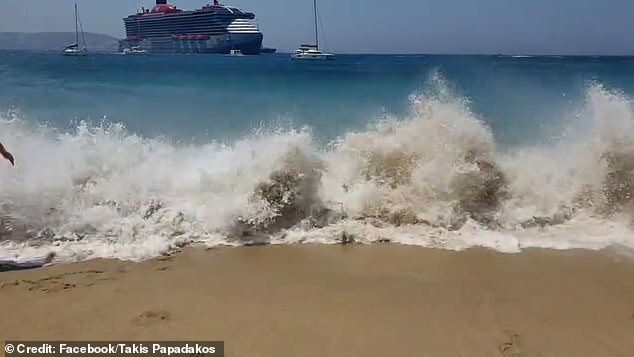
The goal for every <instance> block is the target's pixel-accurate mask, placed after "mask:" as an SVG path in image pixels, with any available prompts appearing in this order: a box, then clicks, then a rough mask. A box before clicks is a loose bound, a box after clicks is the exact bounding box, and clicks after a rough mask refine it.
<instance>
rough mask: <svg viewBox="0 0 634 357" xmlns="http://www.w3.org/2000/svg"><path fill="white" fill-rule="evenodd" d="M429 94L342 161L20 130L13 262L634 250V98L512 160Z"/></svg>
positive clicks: (439, 86) (8, 248) (337, 150)
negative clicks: (413, 250) (210, 251)
mask: <svg viewBox="0 0 634 357" xmlns="http://www.w3.org/2000/svg"><path fill="white" fill-rule="evenodd" d="M430 82H431V84H430V85H429V86H428V88H429V90H427V91H425V92H424V93H422V94H420V95H414V96H412V100H411V102H412V110H411V113H410V115H409V116H408V117H406V118H386V119H384V120H382V121H380V122H378V123H375V124H372V125H371V126H370V127H368V128H367V129H366V130H364V131H360V132H349V133H345V134H344V135H342V136H341V138H340V139H339V140H337V141H336V142H334V143H332V144H331V145H328V146H327V147H322V146H320V145H318V144H317V141H316V140H314V139H313V136H312V134H311V132H310V130H291V129H277V130H260V131H258V132H255V133H253V134H252V135H250V136H248V137H245V138H242V139H240V140H236V141H234V142H231V143H215V142H214V143H209V144H206V145H175V144H172V143H170V142H169V141H167V140H164V139H160V138H156V139H146V138H142V137H138V136H136V135H134V134H130V133H128V132H127V131H126V130H125V128H124V127H123V126H121V125H117V124H103V125H100V126H91V125H89V124H87V123H80V124H79V125H78V126H77V128H76V130H75V131H74V132H71V133H60V132H58V131H56V130H54V129H52V128H48V127H33V126H32V125H28V124H27V122H26V121H24V120H22V119H20V118H19V115H17V116H16V115H12V116H11V117H6V118H4V119H3V120H2V121H0V130H1V131H2V132H3V133H5V134H4V137H5V141H6V142H5V144H6V145H7V146H8V147H10V148H11V150H12V151H13V152H14V154H15V155H16V158H17V166H16V167H15V168H14V169H10V168H9V167H6V168H4V169H2V170H0V185H2V188H1V189H0V217H1V220H2V222H1V223H2V225H1V227H0V260H1V259H12V260H18V261H20V260H28V259H31V258H33V257H37V256H45V255H47V254H49V253H51V252H53V253H55V254H56V259H57V261H75V260H83V259H91V258H97V257H106V258H119V259H131V260H140V259H145V258H149V257H153V256H156V255H160V254H163V253H166V252H169V251H171V250H173V249H175V248H176V247H179V246H181V245H183V244H188V243H196V242H197V243H202V244H207V245H212V246H213V245H219V244H225V245H240V244H244V243H246V242H252V241H265V242H270V243H274V244H289V243H300V242H313V243H338V242H341V241H345V242H351V241H357V242H367V243H370V242H376V241H392V242H397V243H403V244H415V245H420V246H427V247H438V248H444V249H464V248H468V247H472V246H484V247H490V248H493V249H497V250H500V251H505V252H517V251H519V250H521V249H522V248H525V247H548V248H557V249H568V248H587V249H600V248H604V247H607V246H614V245H618V246H623V247H629V248H634V233H633V231H632V220H633V219H634V199H633V198H632V195H633V193H634V105H633V104H632V102H631V100H630V99H629V98H627V97H626V96H625V95H623V94H622V93H618V92H614V91H609V90H607V89H605V88H603V87H602V86H600V85H591V86H589V88H588V90H587V98H586V103H585V105H584V107H583V108H580V111H579V113H578V115H577V117H578V120H577V121H576V122H575V123H574V125H572V126H571V128H570V129H569V130H567V131H566V133H565V135H563V139H562V140H561V141H560V142H559V143H557V144H556V145H549V146H541V147H524V148H514V149H513V150H512V151H505V152H500V151H499V150H498V149H497V148H496V146H495V140H494V137H493V134H492V132H491V131H490V130H489V128H488V127H487V126H486V125H485V124H484V122H483V121H481V120H480V119H479V118H478V117H477V116H476V115H474V114H473V113H472V111H471V110H470V109H469V104H468V102H467V101H465V100H464V99H463V98H461V97H460V96H458V95H455V94H454V93H453V92H452V91H451V89H450V87H449V86H448V85H447V84H446V83H444V82H443V80H442V78H441V77H440V76H439V75H437V74H435V75H434V76H432V79H431V81H430ZM554 120H555V119H554Z"/></svg>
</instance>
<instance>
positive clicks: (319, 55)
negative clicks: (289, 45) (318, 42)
mask: <svg viewBox="0 0 634 357" xmlns="http://www.w3.org/2000/svg"><path fill="white" fill-rule="evenodd" d="M334 57H335V55H333V54H330V53H323V52H321V51H320V50H319V49H318V48H317V46H315V45H301V46H300V47H299V49H297V50H295V53H293V54H292V55H291V58H293V59H300V60H304V59H305V60H329V59H333V58H334Z"/></svg>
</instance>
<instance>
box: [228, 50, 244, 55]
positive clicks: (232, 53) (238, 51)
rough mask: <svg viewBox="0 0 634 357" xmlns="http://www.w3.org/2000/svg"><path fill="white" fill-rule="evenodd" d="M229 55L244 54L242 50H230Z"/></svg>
mask: <svg viewBox="0 0 634 357" xmlns="http://www.w3.org/2000/svg"><path fill="white" fill-rule="evenodd" d="M229 56H244V55H243V54H242V51H240V50H231V51H229Z"/></svg>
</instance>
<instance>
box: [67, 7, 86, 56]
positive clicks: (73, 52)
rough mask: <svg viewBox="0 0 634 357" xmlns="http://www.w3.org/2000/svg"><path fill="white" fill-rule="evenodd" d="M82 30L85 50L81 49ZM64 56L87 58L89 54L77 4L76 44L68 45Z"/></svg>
mask: <svg viewBox="0 0 634 357" xmlns="http://www.w3.org/2000/svg"><path fill="white" fill-rule="evenodd" d="M80 30H81V37H82V40H83V44H84V48H79V32H80ZM62 54H63V55H64V56H86V55H87V54H88V47H87V46H86V34H84V29H83V26H82V25H81V20H80V19H79V12H78V11H77V3H75V43H73V44H72V45H68V46H66V47H65V48H64V50H63V51H62Z"/></svg>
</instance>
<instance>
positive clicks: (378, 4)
mask: <svg viewBox="0 0 634 357" xmlns="http://www.w3.org/2000/svg"><path fill="white" fill-rule="evenodd" d="M74 2H75V0H0V6H1V8H0V32H40V31H73V30H74V20H73V3H74ZM77 2H78V3H79V9H80V10H79V11H80V16H81V18H82V22H83V25H84V30H85V31H87V32H97V33H104V34H108V35H112V36H115V37H123V36H124V32H123V21H122V18H123V17H125V16H127V15H129V14H132V13H134V12H135V11H136V9H140V8H141V7H142V6H144V7H146V8H151V7H152V6H153V5H154V3H155V1H154V0H77ZM169 2H170V3H172V4H174V5H176V6H178V7H179V8H182V9H193V8H200V7H201V6H202V5H204V4H205V3H208V2H211V0H170V1H169ZM221 3H224V4H227V5H231V6H236V7H239V8H241V9H243V10H246V11H250V12H254V13H255V14H256V17H257V19H258V24H259V26H260V29H261V30H262V32H263V33H264V45H265V46H270V47H277V48H278V49H279V50H286V51H289V50H293V49H295V48H297V46H298V45H299V44H300V43H303V42H313V41H312V40H311V39H312V38H313V36H314V35H313V31H314V30H313V17H312V16H313V14H312V1H310V0H268V1H264V0H223V1H221ZM318 7H319V12H320V15H321V20H322V23H323V27H324V30H325V39H326V41H325V42H326V43H327V45H328V46H327V49H328V50H330V51H335V52H336V53H452V54H469V53H489V54H497V53H502V54H590V55H600V54H603V55H609V54H611V55H626V54H629V55H634V0H417V1H416V0H392V1H387V0H382V1H380V0H343V1H342V0H318ZM320 41H322V44H324V39H323V38H322V39H321V40H320Z"/></svg>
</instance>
